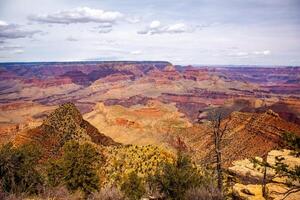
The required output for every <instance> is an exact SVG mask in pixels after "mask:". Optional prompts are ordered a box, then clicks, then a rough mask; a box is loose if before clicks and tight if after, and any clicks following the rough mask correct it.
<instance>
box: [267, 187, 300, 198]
mask: <svg viewBox="0 0 300 200" xmlns="http://www.w3.org/2000/svg"><path fill="white" fill-rule="evenodd" d="M266 188H267V191H268V196H269V197H270V198H271V199H273V200H281V199H283V198H284V197H285V193H286V192H287V191H288V189H289V188H288V187H287V186H286V185H284V184H280V183H269V184H267V185H266ZM298 199H300V192H296V193H293V194H290V195H288V196H287V197H286V198H285V200H298Z"/></svg>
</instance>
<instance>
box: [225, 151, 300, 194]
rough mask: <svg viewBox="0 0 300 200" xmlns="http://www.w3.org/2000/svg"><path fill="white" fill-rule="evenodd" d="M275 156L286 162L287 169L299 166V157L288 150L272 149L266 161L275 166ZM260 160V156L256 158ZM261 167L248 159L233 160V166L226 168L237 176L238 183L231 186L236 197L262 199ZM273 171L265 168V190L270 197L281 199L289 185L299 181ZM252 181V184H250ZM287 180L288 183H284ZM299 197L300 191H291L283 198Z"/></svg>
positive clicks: (297, 183)
mask: <svg viewBox="0 0 300 200" xmlns="http://www.w3.org/2000/svg"><path fill="white" fill-rule="evenodd" d="M276 158H281V159H282V163H284V164H286V165H287V166H288V168H289V169H294V167H295V166H300V158H299V157H296V156H295V155H294V154H293V152H292V151H290V150H272V151H270V152H269V153H268V156H267V162H268V163H269V164H270V165H271V166H275V164H276ZM256 159H257V160H258V161H262V158H256ZM263 169H264V167H262V166H260V165H259V163H257V162H256V163H255V164H254V162H253V161H250V160H249V159H245V160H239V161H235V162H233V166H232V167H229V168H228V171H229V173H230V174H231V175H233V176H234V177H236V178H237V180H238V183H236V184H235V185H234V186H233V194H234V195H235V196H236V197H237V198H238V199H243V200H244V199H245V200H255V199H264V198H263V196H262V186H261V182H262V179H263ZM275 174H276V173H275V171H274V170H273V169H271V168H267V176H266V177H267V185H266V191H267V195H268V197H270V198H271V199H276V200H281V199H283V198H284V197H285V194H286V192H287V191H288V190H289V189H290V187H293V186H291V185H293V184H294V185H298V186H299V185H300V183H299V182H295V181H293V180H289V179H288V178H287V177H278V176H275ZM251 182H252V184H250V183H251ZM287 182H289V185H287V184H286V183H287ZM254 183H255V184H254ZM299 198H300V192H296V193H292V194H290V195H288V196H287V197H286V198H285V199H289V200H297V199H299Z"/></svg>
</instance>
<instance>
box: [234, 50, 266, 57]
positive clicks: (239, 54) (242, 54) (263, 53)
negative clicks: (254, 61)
mask: <svg viewBox="0 0 300 200" xmlns="http://www.w3.org/2000/svg"><path fill="white" fill-rule="evenodd" d="M270 54H271V51H270V50H263V51H253V52H252V53H249V52H244V51H241V52H233V53H229V54H228V56H236V57H249V56H267V55H270Z"/></svg>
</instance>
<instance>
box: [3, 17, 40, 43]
mask: <svg viewBox="0 0 300 200" xmlns="http://www.w3.org/2000/svg"><path fill="white" fill-rule="evenodd" d="M36 33H41V31H26V30H23V29H22V27H21V26H19V25H16V24H8V23H6V22H4V21H0V40H1V41H3V40H6V39H18V38H26V37H32V36H33V35H34V34H36Z"/></svg>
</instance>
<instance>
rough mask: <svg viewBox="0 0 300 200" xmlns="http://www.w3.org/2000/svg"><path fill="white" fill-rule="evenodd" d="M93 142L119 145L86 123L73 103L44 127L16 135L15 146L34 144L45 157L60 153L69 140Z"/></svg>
mask: <svg viewBox="0 0 300 200" xmlns="http://www.w3.org/2000/svg"><path fill="white" fill-rule="evenodd" d="M71 139H73V140H77V141H85V142H92V143H95V144H98V145H104V146H109V145H118V143H116V142H115V141H113V140H112V139H111V138H110V137H107V136H105V135H104V134H102V133H100V132H99V131H98V130H97V129H96V128H95V127H93V126H92V125H91V124H90V123H89V122H87V121H85V120H84V119H83V118H82V116H81V114H80V112H79V111H78V109H77V108H76V107H75V105H74V104H72V103H66V104H63V105H61V106H60V107H59V108H57V109H56V110H55V111H54V112H52V113H51V114H50V115H49V116H48V117H47V118H46V119H45V120H44V121H43V123H42V125H40V126H38V127H36V128H34V129H29V130H26V131H24V132H21V133H19V134H18V135H16V137H15V139H14V141H13V142H14V144H15V145H17V146H18V145H20V144H24V143H27V142H33V143H36V144H37V145H41V147H42V148H43V149H44V150H45V156H51V155H55V154H56V153H58V151H59V149H60V148H61V147H62V146H63V145H64V144H65V143H66V142H67V141H68V140H71Z"/></svg>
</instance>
